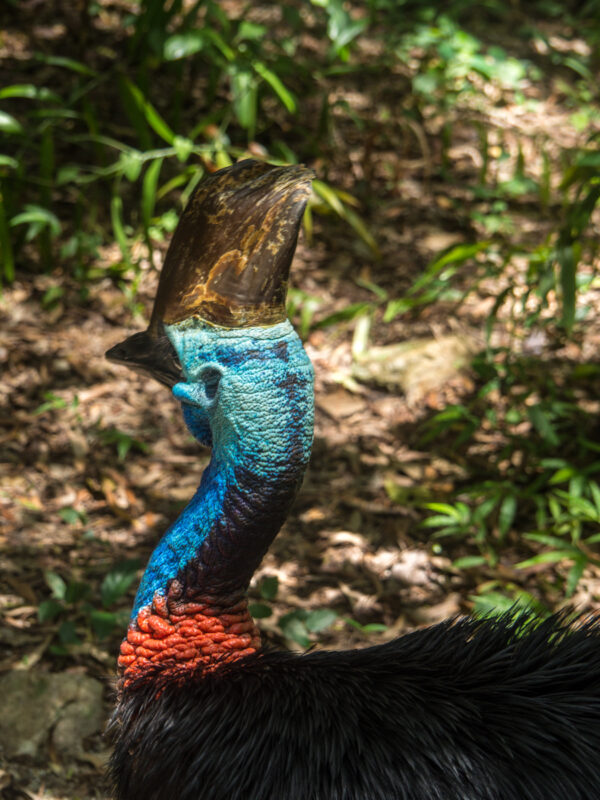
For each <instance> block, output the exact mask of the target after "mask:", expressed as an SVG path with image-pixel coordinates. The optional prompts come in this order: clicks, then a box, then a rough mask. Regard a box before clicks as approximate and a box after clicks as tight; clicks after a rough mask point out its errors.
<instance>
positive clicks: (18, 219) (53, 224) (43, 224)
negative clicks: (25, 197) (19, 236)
mask: <svg viewBox="0 0 600 800" xmlns="http://www.w3.org/2000/svg"><path fill="white" fill-rule="evenodd" d="M10 225H11V227H13V228H14V227H15V226H16V225H29V226H31V227H30V230H31V229H32V228H33V227H34V226H38V229H37V231H36V235H37V233H39V230H42V229H43V228H48V229H49V230H50V233H51V234H52V236H59V235H60V232H61V224H60V222H59V219H58V217H57V216H56V214H53V213H52V211H49V210H48V209H47V208H43V207H42V206H36V205H32V204H30V203H28V204H27V205H26V206H25V211H22V212H21V213H20V214H17V215H16V216H14V217H13V218H12V219H11V220H10ZM31 238H33V237H29V236H28V239H29V240H30V239H31Z"/></svg>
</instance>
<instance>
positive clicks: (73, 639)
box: [58, 620, 81, 644]
mask: <svg viewBox="0 0 600 800" xmlns="http://www.w3.org/2000/svg"><path fill="white" fill-rule="evenodd" d="M58 638H59V639H60V641H61V643H62V644H80V643H81V641H80V639H79V636H77V631H76V629H75V623H74V622H71V620H65V621H64V622H63V623H61V626H60V628H59V629H58Z"/></svg>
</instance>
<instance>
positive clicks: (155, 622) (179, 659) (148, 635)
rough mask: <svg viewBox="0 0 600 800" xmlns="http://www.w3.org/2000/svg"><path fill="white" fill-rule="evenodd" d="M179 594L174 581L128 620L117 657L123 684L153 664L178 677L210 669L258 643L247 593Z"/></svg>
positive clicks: (152, 669)
mask: <svg viewBox="0 0 600 800" xmlns="http://www.w3.org/2000/svg"><path fill="white" fill-rule="evenodd" d="M180 597H181V591H180V586H179V585H178V582H177V581H173V583H172V584H171V586H170V589H169V592H168V594H167V596H164V595H159V594H156V595H155V596H154V600H153V601H152V605H151V606H146V607H144V608H142V609H140V611H139V613H138V615H137V618H136V619H135V620H132V622H131V623H130V625H129V628H128V630H127V635H126V637H125V639H124V640H123V642H122V644H121V650H120V655H119V660H118V664H119V672H120V675H121V682H122V685H123V686H127V685H128V684H129V683H130V682H131V681H133V680H134V679H135V680H137V679H138V678H143V676H144V673H146V672H150V671H154V670H155V668H156V666H158V665H162V666H163V669H164V670H166V671H172V672H173V674H174V676H175V675H177V676H178V677H180V678H181V677H183V676H184V675H185V674H186V673H187V672H188V670H190V671H191V670H194V669H195V668H197V667H199V666H204V667H206V668H208V669H214V668H216V667H217V666H219V665H220V664H223V663H228V662H231V661H235V660H237V659H239V658H243V657H244V656H248V655H250V654H252V653H255V652H256V651H257V650H258V648H259V647H260V634H259V632H258V628H257V627H256V625H255V624H254V620H253V619H252V617H251V616H250V612H249V611H248V600H247V598H246V597H244V596H242V597H240V596H239V595H237V596H235V597H233V596H232V597H227V596H224V597H218V598H216V597H198V598H195V599H194V601H182V600H181V599H180ZM161 671H162V670H161Z"/></svg>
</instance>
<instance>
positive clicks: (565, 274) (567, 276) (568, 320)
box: [556, 245, 577, 331]
mask: <svg viewBox="0 0 600 800" xmlns="http://www.w3.org/2000/svg"><path fill="white" fill-rule="evenodd" d="M556 260H557V261H558V264H559V266H560V287H561V290H562V324H563V326H564V327H565V329H566V330H567V331H571V329H572V328H573V324H574V322H575V301H576V297H577V280H576V278H577V259H576V258H575V250H574V248H573V245H565V246H563V247H558V248H557V250H556Z"/></svg>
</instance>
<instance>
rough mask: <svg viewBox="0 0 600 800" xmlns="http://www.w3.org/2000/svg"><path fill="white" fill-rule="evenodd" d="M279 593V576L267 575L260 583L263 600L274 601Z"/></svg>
mask: <svg viewBox="0 0 600 800" xmlns="http://www.w3.org/2000/svg"><path fill="white" fill-rule="evenodd" d="M278 591H279V579H278V577H277V575H267V576H265V577H264V578H263V579H262V581H261V582H260V586H259V592H260V596H261V597H262V598H263V600H274V599H275V597H276V596H277V592H278Z"/></svg>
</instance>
